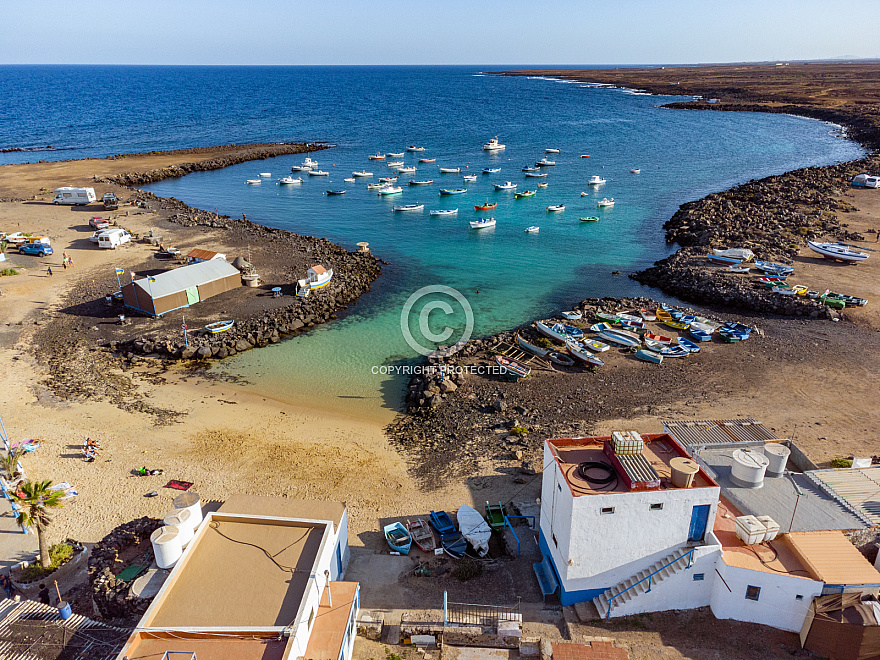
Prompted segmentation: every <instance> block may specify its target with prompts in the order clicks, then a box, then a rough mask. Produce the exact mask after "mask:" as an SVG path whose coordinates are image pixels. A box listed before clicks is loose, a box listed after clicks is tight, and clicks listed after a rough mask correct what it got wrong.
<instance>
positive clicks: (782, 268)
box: [755, 259, 794, 275]
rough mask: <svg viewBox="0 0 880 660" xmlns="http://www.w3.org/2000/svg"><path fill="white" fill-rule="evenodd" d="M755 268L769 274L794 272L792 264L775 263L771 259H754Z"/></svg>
mask: <svg viewBox="0 0 880 660" xmlns="http://www.w3.org/2000/svg"><path fill="white" fill-rule="evenodd" d="M755 268H757V269H758V270H760V271H761V272H764V273H770V274H771V275H791V274H792V273H793V272H794V266H786V265H785V264H777V263H773V262H772V261H761V260H760V259H755Z"/></svg>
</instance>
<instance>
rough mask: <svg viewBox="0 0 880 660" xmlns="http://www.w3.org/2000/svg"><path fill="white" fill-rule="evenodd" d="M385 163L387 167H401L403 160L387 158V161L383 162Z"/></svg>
mask: <svg viewBox="0 0 880 660" xmlns="http://www.w3.org/2000/svg"><path fill="white" fill-rule="evenodd" d="M385 164H386V165H387V166H388V167H403V161H402V160H389V161H388V162H387V163H385Z"/></svg>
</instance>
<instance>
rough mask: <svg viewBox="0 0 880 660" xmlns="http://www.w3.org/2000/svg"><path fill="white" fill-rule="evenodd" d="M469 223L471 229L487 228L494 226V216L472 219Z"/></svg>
mask: <svg viewBox="0 0 880 660" xmlns="http://www.w3.org/2000/svg"><path fill="white" fill-rule="evenodd" d="M469 224H470V226H471V229H488V228H489V227H494V226H495V218H480V219H479V220H472V221H471V222H470V223H469Z"/></svg>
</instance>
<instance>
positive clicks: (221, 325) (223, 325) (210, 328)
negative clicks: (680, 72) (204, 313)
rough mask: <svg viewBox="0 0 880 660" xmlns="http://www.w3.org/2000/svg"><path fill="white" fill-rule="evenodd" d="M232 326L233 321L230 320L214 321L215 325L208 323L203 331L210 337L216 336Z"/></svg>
mask: <svg viewBox="0 0 880 660" xmlns="http://www.w3.org/2000/svg"><path fill="white" fill-rule="evenodd" d="M233 325H235V321H234V320H233V319H230V320H228V321H216V322H215V323H209V324H208V325H206V326H205V331H206V332H208V333H210V334H212V335H216V334H219V333H221V332H226V331H227V330H229V328H231V327H232V326H233Z"/></svg>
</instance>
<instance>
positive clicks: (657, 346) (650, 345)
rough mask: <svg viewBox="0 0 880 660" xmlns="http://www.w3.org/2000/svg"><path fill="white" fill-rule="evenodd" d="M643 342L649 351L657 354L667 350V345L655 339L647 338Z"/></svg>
mask: <svg viewBox="0 0 880 660" xmlns="http://www.w3.org/2000/svg"><path fill="white" fill-rule="evenodd" d="M642 342H643V343H644V344H645V348H647V349H648V350H649V351H654V352H655V353H659V352H660V351H662V350H663V349H664V348H666V346H667V345H666V344H664V343H662V342H659V341H656V340H654V339H648V338H646V337H642Z"/></svg>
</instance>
